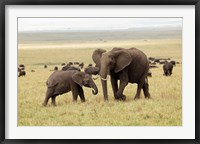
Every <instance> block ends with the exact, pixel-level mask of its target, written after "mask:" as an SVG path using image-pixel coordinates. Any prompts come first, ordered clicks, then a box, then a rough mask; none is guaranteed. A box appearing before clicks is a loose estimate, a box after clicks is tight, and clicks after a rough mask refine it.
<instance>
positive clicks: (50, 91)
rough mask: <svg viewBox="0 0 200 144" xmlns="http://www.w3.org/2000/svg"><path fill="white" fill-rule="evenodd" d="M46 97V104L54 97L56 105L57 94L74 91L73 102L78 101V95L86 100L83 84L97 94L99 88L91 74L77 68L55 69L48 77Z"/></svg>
mask: <svg viewBox="0 0 200 144" xmlns="http://www.w3.org/2000/svg"><path fill="white" fill-rule="evenodd" d="M46 85H47V91H46V97H45V100H44V103H43V105H44V106H46V105H47V103H48V100H49V98H51V99H52V104H53V105H54V106H56V102H55V99H56V96H58V95H61V94H64V93H67V92H69V91H72V96H73V102H76V101H77V98H78V95H79V96H80V99H81V102H85V96H84V92H83V88H82V86H85V87H89V88H92V89H93V90H92V93H93V94H94V95H96V94H97V93H98V89H97V86H96V84H95V83H94V81H93V80H92V78H91V76H90V75H89V74H86V73H85V72H79V71H77V70H70V71H55V72H53V73H52V74H51V75H50V77H49V78H48V80H47V82H46Z"/></svg>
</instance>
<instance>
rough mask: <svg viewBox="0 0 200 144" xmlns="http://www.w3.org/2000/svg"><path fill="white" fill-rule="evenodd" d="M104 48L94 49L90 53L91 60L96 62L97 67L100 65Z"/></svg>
mask: <svg viewBox="0 0 200 144" xmlns="http://www.w3.org/2000/svg"><path fill="white" fill-rule="evenodd" d="M105 52H106V50H104V49H96V50H95V51H94V52H93V54H92V60H93V61H94V63H95V64H96V66H97V67H100V59H101V56H102V54H103V53H105Z"/></svg>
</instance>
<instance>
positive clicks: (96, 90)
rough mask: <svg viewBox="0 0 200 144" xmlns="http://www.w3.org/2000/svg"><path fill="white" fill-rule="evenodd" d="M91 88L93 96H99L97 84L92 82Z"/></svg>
mask: <svg viewBox="0 0 200 144" xmlns="http://www.w3.org/2000/svg"><path fill="white" fill-rule="evenodd" d="M90 87H91V88H93V90H92V93H93V95H97V94H98V88H97V86H96V84H95V83H94V82H92V83H91V84H90Z"/></svg>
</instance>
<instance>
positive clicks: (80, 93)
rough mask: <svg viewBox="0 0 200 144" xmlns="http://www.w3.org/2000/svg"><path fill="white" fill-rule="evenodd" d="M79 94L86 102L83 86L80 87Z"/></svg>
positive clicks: (82, 100)
mask: <svg viewBox="0 0 200 144" xmlns="http://www.w3.org/2000/svg"><path fill="white" fill-rule="evenodd" d="M79 96H80V98H81V102H85V96H84V91H83V88H82V87H80V88H79Z"/></svg>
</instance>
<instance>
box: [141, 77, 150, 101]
mask: <svg viewBox="0 0 200 144" xmlns="http://www.w3.org/2000/svg"><path fill="white" fill-rule="evenodd" d="M142 89H143V92H144V96H145V98H150V97H151V96H150V93H149V84H148V82H147V78H146V79H145V83H144V85H143V87H142Z"/></svg>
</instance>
